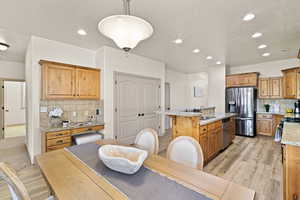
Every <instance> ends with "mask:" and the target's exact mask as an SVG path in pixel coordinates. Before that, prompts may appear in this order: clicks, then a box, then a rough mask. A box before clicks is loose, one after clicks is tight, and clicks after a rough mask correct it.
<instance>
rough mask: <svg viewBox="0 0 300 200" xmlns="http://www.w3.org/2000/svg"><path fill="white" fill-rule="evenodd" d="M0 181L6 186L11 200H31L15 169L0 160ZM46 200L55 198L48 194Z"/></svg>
mask: <svg viewBox="0 0 300 200" xmlns="http://www.w3.org/2000/svg"><path fill="white" fill-rule="evenodd" d="M0 181H4V183H6V185H7V186H8V190H9V192H10V196H11V199H12V200H31V198H30V196H29V193H28V191H27V189H26V188H25V186H24V184H23V183H22V181H21V180H20V178H19V177H18V176H17V173H16V171H15V170H14V169H13V168H12V167H10V166H9V165H8V164H6V163H3V162H0ZM0 199H1V198H0ZM47 200H55V198H54V197H53V196H50V197H48V198H47Z"/></svg>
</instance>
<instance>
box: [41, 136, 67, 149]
mask: <svg viewBox="0 0 300 200" xmlns="http://www.w3.org/2000/svg"><path fill="white" fill-rule="evenodd" d="M67 143H69V144H70V143H71V137H70V136H68V137H60V138H54V139H51V140H47V147H50V146H55V145H60V144H67Z"/></svg>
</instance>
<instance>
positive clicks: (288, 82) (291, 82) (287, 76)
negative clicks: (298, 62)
mask: <svg viewBox="0 0 300 200" xmlns="http://www.w3.org/2000/svg"><path fill="white" fill-rule="evenodd" d="M283 91H284V98H287V99H294V98H296V96H297V71H296V69H291V70H286V71H283Z"/></svg>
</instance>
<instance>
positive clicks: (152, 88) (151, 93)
mask: <svg viewBox="0 0 300 200" xmlns="http://www.w3.org/2000/svg"><path fill="white" fill-rule="evenodd" d="M141 86H142V92H143V94H142V103H143V104H142V105H141V107H142V118H141V119H142V127H141V129H144V128H152V129H154V130H156V131H157V132H158V133H159V131H160V125H159V124H160V123H159V115H158V114H156V113H155V111H158V110H159V109H160V81H158V80H151V79H144V80H141Z"/></svg>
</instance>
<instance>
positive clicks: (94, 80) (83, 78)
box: [76, 68, 100, 99]
mask: <svg viewBox="0 0 300 200" xmlns="http://www.w3.org/2000/svg"><path fill="white" fill-rule="evenodd" d="M76 83H77V85H76V95H77V97H78V98H79V99H99V97H100V71H99V70H94V69H86V68H76Z"/></svg>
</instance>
